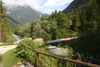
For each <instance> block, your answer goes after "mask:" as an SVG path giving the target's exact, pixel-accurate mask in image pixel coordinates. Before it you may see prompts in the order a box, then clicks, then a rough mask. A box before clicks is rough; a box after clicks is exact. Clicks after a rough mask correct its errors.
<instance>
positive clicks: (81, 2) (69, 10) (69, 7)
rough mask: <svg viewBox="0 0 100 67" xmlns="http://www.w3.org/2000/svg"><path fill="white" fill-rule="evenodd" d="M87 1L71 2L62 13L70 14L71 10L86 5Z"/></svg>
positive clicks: (75, 0)
mask: <svg viewBox="0 0 100 67" xmlns="http://www.w3.org/2000/svg"><path fill="white" fill-rule="evenodd" d="M88 1H89V0H73V2H72V3H71V4H70V5H69V6H68V7H67V8H65V9H64V10H63V11H62V12H63V13H65V14H67V13H69V12H71V11H72V10H75V9H76V8H78V7H79V6H81V5H83V4H85V3H87V2H88Z"/></svg>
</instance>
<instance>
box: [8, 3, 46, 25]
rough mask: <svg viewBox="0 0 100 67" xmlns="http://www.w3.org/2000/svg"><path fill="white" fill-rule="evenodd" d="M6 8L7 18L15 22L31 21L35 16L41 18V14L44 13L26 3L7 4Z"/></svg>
mask: <svg viewBox="0 0 100 67" xmlns="http://www.w3.org/2000/svg"><path fill="white" fill-rule="evenodd" d="M6 10H7V13H8V17H7V18H8V19H9V20H10V21H12V22H14V23H15V24H25V23H31V22H32V21H34V20H35V19H36V18H41V16H42V14H44V13H42V12H40V11H36V10H35V9H33V8H32V7H30V6H29V5H26V4H21V5H19V4H7V5H6ZM9 23H11V22H9Z"/></svg>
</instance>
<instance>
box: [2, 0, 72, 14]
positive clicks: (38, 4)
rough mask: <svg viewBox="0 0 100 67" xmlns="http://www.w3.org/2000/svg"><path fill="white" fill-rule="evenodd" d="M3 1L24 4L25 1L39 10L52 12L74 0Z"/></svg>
mask: <svg viewBox="0 0 100 67" xmlns="http://www.w3.org/2000/svg"><path fill="white" fill-rule="evenodd" d="M2 1H3V2H4V3H6V4H9V3H13V4H23V3H24V4H27V5H30V6H31V7H32V8H34V9H36V10H38V11H41V12H44V13H49V14H50V13H51V12H52V11H54V10H55V9H57V11H59V10H63V9H64V8H65V6H66V3H70V2H72V1H73V0H2ZM67 6H68V5H67ZM67 6H66V7H67Z"/></svg>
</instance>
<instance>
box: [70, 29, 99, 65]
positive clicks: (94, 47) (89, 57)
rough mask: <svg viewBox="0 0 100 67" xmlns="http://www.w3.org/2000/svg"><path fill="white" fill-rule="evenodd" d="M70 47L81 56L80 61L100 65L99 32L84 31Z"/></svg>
mask: <svg viewBox="0 0 100 67" xmlns="http://www.w3.org/2000/svg"><path fill="white" fill-rule="evenodd" d="M70 46H71V47H72V48H73V50H74V51H76V53H79V55H81V60H82V61H85V62H91V63H94V64H100V57H99V56H100V52H99V50H100V31H92V30H89V31H86V32H85V33H83V34H82V35H81V36H80V37H79V38H78V39H76V40H73V41H72V43H71V44H70Z"/></svg>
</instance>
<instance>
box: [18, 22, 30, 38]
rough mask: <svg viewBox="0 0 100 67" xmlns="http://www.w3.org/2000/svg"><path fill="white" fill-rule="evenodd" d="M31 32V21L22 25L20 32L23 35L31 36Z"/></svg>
mask: <svg viewBox="0 0 100 67" xmlns="http://www.w3.org/2000/svg"><path fill="white" fill-rule="evenodd" d="M30 32H31V25H30V24H29V23H26V24H24V25H22V26H21V27H20V29H19V30H18V34H19V35H20V36H21V37H29V36H30Z"/></svg>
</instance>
